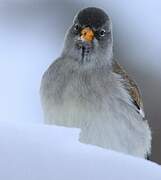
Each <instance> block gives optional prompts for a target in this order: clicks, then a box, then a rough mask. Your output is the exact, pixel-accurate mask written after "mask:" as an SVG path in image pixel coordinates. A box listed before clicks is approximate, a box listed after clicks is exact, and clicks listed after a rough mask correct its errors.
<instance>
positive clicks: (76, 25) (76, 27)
mask: <svg viewBox="0 0 161 180" xmlns="http://www.w3.org/2000/svg"><path fill="white" fill-rule="evenodd" d="M79 29H80V26H79V24H75V25H74V31H75V32H78V31H79Z"/></svg>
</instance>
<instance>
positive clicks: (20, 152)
mask: <svg viewBox="0 0 161 180" xmlns="http://www.w3.org/2000/svg"><path fill="white" fill-rule="evenodd" d="M78 134H79V129H70V128H63V127H55V126H45V125H44V126H43V125H29V124H28V125H26V124H17V125H16V124H14V125H13V124H8V123H1V125H0V179H1V180H66V179H67V180H105V179H109V180H118V179H119V180H120V179H124V180H126V179H127V180H136V179H137V180H152V179H154V180H161V167H160V166H159V165H157V164H155V163H152V162H150V161H147V160H143V159H139V158H134V157H131V156H128V155H123V154H121V153H116V152H113V151H107V150H104V149H102V148H98V147H95V146H91V145H85V144H81V143H79V141H78V140H77V139H78Z"/></svg>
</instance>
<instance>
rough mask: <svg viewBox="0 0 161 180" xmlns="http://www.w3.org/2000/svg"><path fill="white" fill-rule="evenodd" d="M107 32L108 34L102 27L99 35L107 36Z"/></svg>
mask: <svg viewBox="0 0 161 180" xmlns="http://www.w3.org/2000/svg"><path fill="white" fill-rule="evenodd" d="M105 34H106V31H105V30H104V29H101V30H100V32H99V35H100V36H101V37H103V36H105Z"/></svg>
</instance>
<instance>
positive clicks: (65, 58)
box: [40, 7, 152, 159]
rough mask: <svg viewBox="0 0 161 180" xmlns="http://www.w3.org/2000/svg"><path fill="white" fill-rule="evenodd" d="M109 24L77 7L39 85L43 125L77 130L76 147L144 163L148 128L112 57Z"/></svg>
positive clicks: (130, 84) (98, 12) (132, 86)
mask: <svg viewBox="0 0 161 180" xmlns="http://www.w3.org/2000/svg"><path fill="white" fill-rule="evenodd" d="M113 49H114V48H113V31H112V21H111V18H110V16H109V15H108V14H107V13H106V12H105V10H103V9H101V8H98V7H86V8H84V9H81V10H80V11H79V12H78V13H77V14H76V15H75V17H74V20H73V23H72V25H71V26H70V27H69V29H68V30H67V33H66V35H65V40H64V46H63V48H62V52H61V53H60V56H59V57H58V58H57V59H56V60H54V61H53V62H52V64H51V65H50V66H49V67H48V69H47V70H46V71H45V72H44V74H43V76H42V80H41V86H40V97H41V104H42V109H43V113H44V119H45V123H46V124H50V125H52V124H53V125H57V126H65V127H70V128H79V129H80V134H79V141H80V142H81V143H85V144H90V145H94V146H98V147H101V148H104V149H109V150H114V151H118V152H121V153H124V154H129V155H132V156H137V157H140V158H145V159H147V158H148V157H149V155H150V154H151V140H152V135H151V129H150V127H149V124H148V121H147V120H146V118H145V114H144V108H143V101H142V98H141V93H140V90H139V88H138V86H137V84H136V82H135V81H134V80H133V79H132V78H131V76H129V75H128V73H127V71H126V70H125V69H124V68H123V66H121V65H120V64H119V63H118V61H117V59H116V58H115V56H114V53H113Z"/></svg>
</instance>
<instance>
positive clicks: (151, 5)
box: [0, 0, 161, 180]
mask: <svg viewBox="0 0 161 180" xmlns="http://www.w3.org/2000/svg"><path fill="white" fill-rule="evenodd" d="M160 4H161V2H160V1H159V0H154V1H149V2H148V3H147V1H146V0H143V1H140V0H136V1H133V2H132V1H127V0H118V1H117V2H116V1H110V0H100V1H96V0H95V1H94V0H93V1H91V0H86V1H85V0H82V1H79V2H78V1H77V2H76V1H74V0H69V1H66V0H62V1H60V0H54V1H53V0H47V1H44V0H39V1H34V0H28V1H26V0H0V39H1V41H0V67H1V68H0V83H1V84H0V180H64V179H67V180H79V179H83V180H95V179H97V180H104V179H108V180H116V179H119V180H120V179H124V180H126V179H127V180H136V179H137V180H139V179H140V180H144V179H145V180H153V179H154V180H161V167H160V166H159V165H157V164H155V163H152V162H148V161H146V160H143V159H139V158H134V157H131V156H127V155H122V154H120V153H116V152H112V151H107V150H104V149H101V148H98V147H95V146H90V145H84V144H81V143H79V142H78V134H79V130H78V129H67V128H62V127H54V126H45V125H42V122H43V118H42V112H41V107H40V101H39V86H40V80H41V76H42V74H43V72H44V71H45V69H46V68H47V66H49V64H50V63H51V62H52V60H54V59H55V58H56V57H58V56H59V54H60V51H61V48H62V44H63V38H64V34H65V31H66V29H67V27H68V26H69V25H71V22H72V18H73V16H74V14H75V13H76V11H77V10H78V9H80V8H83V7H84V6H89V5H90V6H93V5H94V6H100V7H104V8H105V9H106V10H107V11H109V13H110V15H111V17H112V19H113V25H114V28H113V29H114V35H115V37H114V39H115V47H116V50H117V51H118V52H117V53H118V54H119V56H120V59H125V61H126V63H129V64H130V63H131V66H132V67H136V68H135V69H137V70H139V72H143V71H147V72H148V73H150V75H152V74H153V75H155V76H157V77H160V73H161V71H160V69H161V63H160V58H159V57H160V52H161V51H160V45H161V44H160V43H161V41H160V38H158V37H160V31H161V30H160V29H161V21H159V20H158V17H159V16H160V8H159V7H160ZM145 5H146V8H145ZM122 24H123V26H122ZM127 24H129V26H128V28H127V26H126V25H127ZM55 27H57V28H55ZM123 27H124V28H123ZM154 27H156V28H154ZM122 28H123V29H122ZM138 42H139V44H138ZM124 49H125V52H124ZM127 49H128V52H129V53H128V52H127V51H126V50H127ZM119 50H120V52H122V53H120V52H119ZM131 54H132V55H131ZM131 57H133V59H132V60H131ZM129 59H130V61H129ZM152 60H153V61H152ZM126 63H125V64H126ZM145 67H146V68H145ZM136 72H137V71H136ZM138 77H142V76H138ZM139 79H142V78H138V80H139ZM145 79H148V78H147V76H146V77H145ZM145 79H143V80H142V83H143V84H144V85H145V84H149V83H146V82H147V81H145ZM144 81H145V83H144ZM158 82H160V79H159V80H158V81H157V84H158ZM146 87H147V85H145V87H144V88H145V89H146V90H148V89H149V91H150V93H149V95H148V96H147V97H148V98H145V100H146V99H147V100H148V101H147V102H150V103H147V104H148V105H149V112H150V110H151V109H153V108H154V107H157V108H158V107H160V106H159V105H158V106H157V101H159V98H158V97H160V89H159V88H158V91H157V92H158V93H157V92H156V91H154V89H157V88H153V91H154V92H153V93H152V94H153V95H155V97H156V98H155V99H154V96H150V94H151V89H150V88H146ZM153 87H156V86H153ZM145 92H146V91H145ZM145 97H146V96H145ZM150 97H152V99H149V98H150ZM153 99H154V100H153ZM151 101H152V102H155V103H151ZM155 104H156V105H155ZM154 105H155V106H154ZM153 106H154V107H153ZM157 108H154V109H157ZM155 112H156V111H154V117H155V118H153V121H154V120H155V119H156V113H155ZM158 113H159V111H158V112H157V114H158ZM157 127H158V126H157ZM159 138H160V137H159ZM157 149H159V146H158V147H157Z"/></svg>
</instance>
